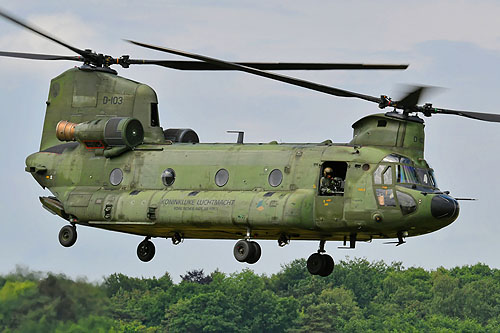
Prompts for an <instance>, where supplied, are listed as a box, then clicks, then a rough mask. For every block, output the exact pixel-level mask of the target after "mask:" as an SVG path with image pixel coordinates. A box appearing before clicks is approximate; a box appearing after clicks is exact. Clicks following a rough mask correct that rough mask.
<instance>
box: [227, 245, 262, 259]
mask: <svg viewBox="0 0 500 333" xmlns="http://www.w3.org/2000/svg"><path fill="white" fill-rule="evenodd" d="M233 254H234V257H235V258H236V260H238V261H239V262H246V263H247V264H255V263H256V262H257V261H259V259H260V256H261V254H262V251H261V249H260V245H259V243H257V242H254V241H248V240H240V241H238V242H236V244H235V245H234V249H233Z"/></svg>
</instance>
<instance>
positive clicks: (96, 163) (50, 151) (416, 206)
mask: <svg viewBox="0 0 500 333" xmlns="http://www.w3.org/2000/svg"><path fill="white" fill-rule="evenodd" d="M0 15H1V16H3V17H4V18H6V19H8V20H10V21H12V22H14V23H16V24H18V25H20V26H22V27H24V28H27V29H29V30H31V31H33V32H35V33H37V34H39V35H41V36H43V37H45V38H48V39H50V40H52V41H54V42H56V43H58V44H60V45H62V46H64V47H66V48H68V49H70V50H72V51H73V52H75V53H77V54H78V56H57V55H43V54H32V53H18V52H0V55H1V56H8V57H17V58H27V59H37V60H70V61H79V62H83V65H82V66H81V67H79V68H73V69H70V70H68V71H66V72H64V73H62V74H61V75H59V76H57V77H56V78H54V79H53V80H52V81H51V84H50V91H49V96H48V100H47V109H46V114H45V122H44V126H43V133H42V139H41V144H40V151H39V152H36V153H34V154H32V155H30V156H28V157H27V159H26V171H27V172H29V173H30V174H31V175H32V176H33V177H34V178H35V180H36V181H37V182H38V183H39V184H40V185H41V186H42V187H43V188H48V189H49V190H50V191H51V192H52V194H53V196H48V197H41V198H40V201H41V203H42V205H43V207H44V208H46V209H47V210H49V211H50V212H52V213H54V214H56V215H59V216H60V217H62V218H63V219H65V220H66V221H68V222H69V224H68V225H66V226H64V227H63V228H62V229H61V231H60V233H59V241H60V243H61V244H62V245H63V246H66V247H70V246H72V245H73V244H74V243H75V241H76V238H77V233H76V225H84V226H90V227H96V228H102V229H107V230H112V231H120V232H125V233H131V234H136V235H142V236H144V237H145V239H144V240H143V241H142V242H141V243H140V244H139V246H138V248H137V255H138V257H139V259H140V260H142V261H149V260H151V259H152V258H153V256H154V254H155V247H154V245H153V243H152V242H151V240H150V239H151V238H153V237H162V238H171V239H172V242H173V243H174V244H178V243H179V242H181V241H182V240H183V239H188V238H198V239H239V240H238V241H237V243H236V245H235V246H234V256H235V258H236V259H237V260H238V261H240V262H246V263H249V264H253V263H256V262H257V261H258V260H259V258H260V256H261V248H260V246H259V244H258V243H257V242H256V241H255V240H258V239H268V240H269V239H271V240H272V239H274V240H277V241H278V244H279V245H280V246H284V245H286V244H288V243H289V241H290V240H291V239H293V240H319V249H318V251H317V253H313V254H312V255H311V256H310V257H309V259H308V260H307V268H308V270H309V272H310V273H311V274H315V275H320V276H327V275H329V274H330V273H331V272H332V270H333V267H334V262H333V259H332V257H331V256H329V255H327V254H326V253H325V249H324V246H325V242H326V241H343V242H344V246H347V242H349V244H348V246H349V248H354V247H355V245H356V242H357V241H370V240H372V239H387V238H396V239H397V241H396V242H394V243H396V244H397V245H401V244H403V243H404V242H405V238H406V237H410V236H417V235H422V234H426V233H430V232H433V231H436V230H439V229H441V228H443V227H444V226H446V225H449V224H450V223H452V222H453V221H455V220H456V218H457V217H458V213H459V205H458V202H457V198H453V197H451V196H450V195H449V193H448V192H442V191H440V190H439V189H438V188H437V185H436V181H435V178H434V174H433V170H432V169H431V168H430V167H429V165H428V163H427V162H426V161H425V159H424V121H423V120H422V119H421V118H420V117H418V114H419V113H422V114H423V115H424V116H427V117H429V116H431V115H434V114H450V115H459V116H464V117H468V118H472V119H477V120H483V121H491V122H500V115H496V114H485V113H478V112H470V111H458V110H450V109H441V108H435V107H433V106H432V105H431V104H425V105H423V106H419V105H417V104H418V99H419V96H420V94H421V92H422V91H423V89H424V88H422V87H420V88H417V89H415V90H414V91H413V92H412V93H410V94H408V95H407V96H406V97H404V98H402V99H401V100H399V101H393V100H391V99H390V98H389V97H387V96H385V95H382V96H380V97H374V96H369V95H364V94H359V93H356V92H351V91H347V90H342V89H338V88H334V87H329V86H325V85H320V84H317V83H313V82H309V81H304V80H300V79H297V78H293V77H289V76H283V75H279V74H275V73H271V72H268V71H266V70H283V69H404V68H406V66H405V65H356V64H311V63H232V62H227V61H222V60H218V59H214V58H209V57H205V56H201V55H197V54H190V53H186V52H182V51H177V50H173V49H169V48H164V47H159V46H153V45H148V44H144V43H139V42H133V41H130V42H132V43H134V44H136V45H138V46H142V47H146V48H150V49H153V50H157V51H161V52H167V53H172V54H176V55H181V56H185V57H188V58H192V59H195V60H196V61H169V60H138V59H130V58H129V56H122V57H120V58H113V57H111V56H106V55H102V54H96V53H94V52H92V51H90V50H81V49H78V48H75V47H73V46H70V45H68V44H66V43H64V42H62V41H60V40H58V39H56V38H55V37H52V36H50V35H48V34H46V33H44V32H42V31H40V30H39V29H35V28H33V27H31V26H29V25H28V24H26V23H24V22H21V21H20V20H18V19H16V18H13V17H12V16H10V15H8V14H5V13H3V12H1V11H0ZM113 64H118V65H121V66H122V67H124V68H127V67H129V65H133V64H134V65H135V64H150V65H159V66H163V67H169V68H175V69H183V70H237V71H243V72H247V73H250V74H254V75H258V76H263V77H266V78H269V79H273V80H278V81H282V82H285V83H289V84H292V85H297V86H301V87H304V88H307V89H312V90H316V91H320V92H323V93H326V94H330V95H334V96H340V97H352V98H359V99H363V100H366V101H369V102H373V103H376V104H378V106H379V107H380V108H381V109H384V108H386V107H390V108H392V109H393V111H390V112H387V113H385V114H384V113H380V114H374V115H370V116H366V117H364V118H362V119H360V120H358V121H357V122H355V123H354V124H353V126H352V127H353V129H354V137H353V139H352V140H351V141H350V142H349V143H345V144H333V143H332V142H330V141H325V142H322V143H303V144H278V143H277V142H270V143H266V144H247V143H244V142H243V133H240V135H239V137H238V142H237V143H232V144H226V143H223V144H222V143H199V139H198V136H197V134H196V133H195V132H194V131H193V130H190V129H167V130H165V131H163V129H162V128H161V127H160V126H159V116H158V100H157V97H156V93H155V91H154V90H153V89H152V88H150V87H149V86H147V85H145V84H141V83H138V82H134V81H132V80H129V79H126V78H122V77H120V76H117V75H116V74H117V73H116V71H114V70H113V69H111V68H110V66H111V65H113Z"/></svg>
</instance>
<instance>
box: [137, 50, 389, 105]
mask: <svg viewBox="0 0 500 333" xmlns="http://www.w3.org/2000/svg"><path fill="white" fill-rule="evenodd" d="M128 42H130V43H132V44H135V45H138V46H142V47H145V48H149V49H153V50H157V51H162V52H167V53H171V54H176V55H180V56H184V57H187V58H192V59H197V60H201V61H205V62H207V63H210V64H214V65H217V66H221V67H225V68H228V69H232V70H237V71H242V72H246V73H250V74H254V75H258V76H262V77H267V78H269V79H272V80H276V81H281V82H285V83H288V84H292V85H295V86H299V87H303V88H307V89H311V90H315V91H320V92H323V93H326V94H329V95H334V96H340V97H354V98H360V99H363V100H366V101H370V102H375V103H379V104H380V103H381V102H382V99H381V98H378V97H374V96H369V95H364V94H359V93H355V92H352V91H348V90H343V89H338V88H334V87H330V86H325V85H322V84H318V83H314V82H310V81H305V80H301V79H297V78H294V77H290V76H285V75H280V74H276V73H271V72H265V71H262V70H259V69H255V68H251V67H247V66H243V65H238V64H235V63H232V62H227V61H223V60H219V59H215V58H210V57H206V56H202V55H199V54H194V53H188V52H184V51H179V50H174V49H170V48H165V47H161V46H155V45H149V44H144V43H140V42H134V41H131V40H129V41H128Z"/></svg>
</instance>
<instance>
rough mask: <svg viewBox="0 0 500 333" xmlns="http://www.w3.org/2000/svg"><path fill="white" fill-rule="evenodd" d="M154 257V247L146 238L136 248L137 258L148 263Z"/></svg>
mask: <svg viewBox="0 0 500 333" xmlns="http://www.w3.org/2000/svg"><path fill="white" fill-rule="evenodd" d="M154 256H155V245H154V244H153V242H151V241H150V240H149V237H146V239H145V240H143V241H142V242H140V243H139V246H137V257H139V259H140V260H141V261H144V262H148V261H150V260H151V259H153V257H154Z"/></svg>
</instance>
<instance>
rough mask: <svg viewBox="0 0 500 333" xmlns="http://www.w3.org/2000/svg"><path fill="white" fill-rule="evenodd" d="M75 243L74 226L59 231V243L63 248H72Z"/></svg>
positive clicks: (67, 226)
mask: <svg viewBox="0 0 500 333" xmlns="http://www.w3.org/2000/svg"><path fill="white" fill-rule="evenodd" d="M75 242H76V227H75V226H74V225H65V226H64V227H62V228H61V231H59V243H61V245H62V246H64V247H70V246H73V244H75Z"/></svg>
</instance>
